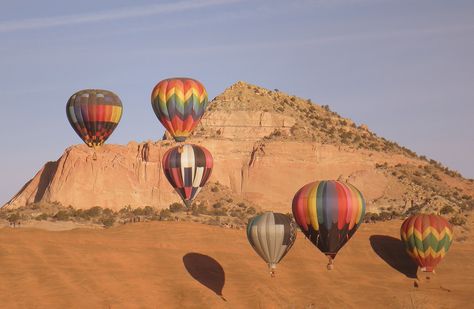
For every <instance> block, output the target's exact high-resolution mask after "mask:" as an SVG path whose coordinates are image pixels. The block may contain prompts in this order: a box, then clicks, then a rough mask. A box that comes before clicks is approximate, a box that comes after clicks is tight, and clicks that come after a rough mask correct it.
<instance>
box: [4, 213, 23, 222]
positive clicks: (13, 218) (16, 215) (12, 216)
mask: <svg viewBox="0 0 474 309" xmlns="http://www.w3.org/2000/svg"><path fill="white" fill-rule="evenodd" d="M20 218H21V217H20V214H19V213H16V212H15V213H12V214H10V215H9V216H8V218H7V220H8V221H9V222H10V223H16V222H18V221H19V220H20Z"/></svg>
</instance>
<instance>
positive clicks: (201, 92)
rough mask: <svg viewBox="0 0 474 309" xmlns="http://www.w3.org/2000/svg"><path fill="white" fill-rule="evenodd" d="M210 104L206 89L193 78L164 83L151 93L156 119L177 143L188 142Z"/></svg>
mask: <svg viewBox="0 0 474 309" xmlns="http://www.w3.org/2000/svg"><path fill="white" fill-rule="evenodd" d="M207 104H208V98H207V91H206V88H204V86H203V85H202V84H201V83H200V82H198V81H197V80H194V79H191V78H170V79H165V80H162V81H160V82H159V83H158V84H157V85H156V86H155V88H154V89H153V91H152V93H151V105H152V107H153V111H154V112H155V114H156V117H158V120H160V122H161V123H162V124H163V126H164V127H165V128H166V130H168V132H169V133H170V134H171V135H172V136H173V138H174V139H175V140H176V141H178V142H183V141H185V140H186V138H187V137H188V136H189V135H190V134H191V132H192V131H193V130H194V128H195V127H196V126H197V125H198V123H199V121H200V120H201V117H202V115H203V114H204V111H205V110H206V107H207Z"/></svg>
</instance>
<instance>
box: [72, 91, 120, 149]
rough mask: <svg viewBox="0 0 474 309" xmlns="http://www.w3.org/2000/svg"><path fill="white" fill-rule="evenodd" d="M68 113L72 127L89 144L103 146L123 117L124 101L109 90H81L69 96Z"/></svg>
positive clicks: (90, 145)
mask: <svg viewBox="0 0 474 309" xmlns="http://www.w3.org/2000/svg"><path fill="white" fill-rule="evenodd" d="M66 114H67V118H68V120H69V123H70V124H71V126H72V128H73V129H74V131H76V133H77V134H78V135H79V137H80V138H82V140H83V141H84V143H86V144H87V146H89V147H95V146H101V145H102V144H103V143H104V142H105V141H106V140H107V138H109V136H110V135H111V134H112V132H113V131H114V129H115V128H116V127H117V125H118V123H119V121H120V119H121V117H122V102H121V101H120V98H119V97H118V96H117V95H116V94H115V93H113V92H111V91H108V90H100V89H86V90H81V91H78V92H76V93H75V94H73V95H72V96H71V97H70V98H69V100H68V102H67V104H66Z"/></svg>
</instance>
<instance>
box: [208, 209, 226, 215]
mask: <svg viewBox="0 0 474 309" xmlns="http://www.w3.org/2000/svg"><path fill="white" fill-rule="evenodd" d="M209 214H210V215H213V216H227V209H226V208H216V209H213V210H212V211H211V212H210V213H209Z"/></svg>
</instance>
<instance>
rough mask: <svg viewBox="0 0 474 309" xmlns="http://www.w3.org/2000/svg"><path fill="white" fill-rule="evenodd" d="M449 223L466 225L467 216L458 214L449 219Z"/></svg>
mask: <svg viewBox="0 0 474 309" xmlns="http://www.w3.org/2000/svg"><path fill="white" fill-rule="evenodd" d="M449 223H451V224H452V225H464V224H466V218H464V217H463V216H462V215H460V214H457V215H455V216H453V217H451V218H450V219H449Z"/></svg>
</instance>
